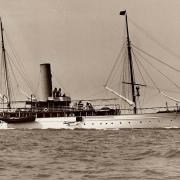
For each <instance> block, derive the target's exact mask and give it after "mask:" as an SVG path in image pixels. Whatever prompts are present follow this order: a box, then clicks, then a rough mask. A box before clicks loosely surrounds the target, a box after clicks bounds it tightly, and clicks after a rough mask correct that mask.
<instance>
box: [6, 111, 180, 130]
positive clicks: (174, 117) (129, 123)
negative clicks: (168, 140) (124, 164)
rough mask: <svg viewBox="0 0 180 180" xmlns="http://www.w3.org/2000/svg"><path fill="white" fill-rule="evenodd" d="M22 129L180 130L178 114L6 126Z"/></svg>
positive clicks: (62, 119)
mask: <svg viewBox="0 0 180 180" xmlns="http://www.w3.org/2000/svg"><path fill="white" fill-rule="evenodd" d="M8 128H24V129H26V128H27V129H76V128H79V129H124V128H180V113H176V112H174V113H156V114H141V115H113V116H86V117H80V118H79V117H78V118H77V117H49V118H37V119H36V120H35V122H29V123H20V124H13V123H12V124H8Z"/></svg>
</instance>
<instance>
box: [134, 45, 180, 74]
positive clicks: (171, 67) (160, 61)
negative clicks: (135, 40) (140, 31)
mask: <svg viewBox="0 0 180 180" xmlns="http://www.w3.org/2000/svg"><path fill="white" fill-rule="evenodd" d="M132 46H133V47H134V48H135V49H137V50H139V51H141V52H142V53H144V54H146V55H147V56H149V57H151V58H152V59H154V60H156V61H158V62H159V63H161V64H163V65H165V66H167V67H169V68H170V69H173V70H174V71H176V72H178V73H180V70H179V69H177V68H175V67H173V66H171V65H169V64H167V63H165V62H163V61H162V60H160V59H159V58H156V57H155V56H153V55H151V54H149V53H147V52H146V51H144V50H143V49H141V48H139V47H137V46H135V45H134V44H132Z"/></svg>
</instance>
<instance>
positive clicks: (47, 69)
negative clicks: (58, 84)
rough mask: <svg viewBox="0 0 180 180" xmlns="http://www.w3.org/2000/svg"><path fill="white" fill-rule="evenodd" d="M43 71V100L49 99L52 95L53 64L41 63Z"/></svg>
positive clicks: (41, 70)
mask: <svg viewBox="0 0 180 180" xmlns="http://www.w3.org/2000/svg"><path fill="white" fill-rule="evenodd" d="M40 73H41V97H40V100H41V101H47V99H48V97H51V96H52V79H51V76H52V75H51V65H50V64H49V63H45V64H40Z"/></svg>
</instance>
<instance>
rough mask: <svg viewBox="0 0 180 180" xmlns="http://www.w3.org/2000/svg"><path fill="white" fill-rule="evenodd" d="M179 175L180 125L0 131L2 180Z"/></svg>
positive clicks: (83, 179)
mask: <svg viewBox="0 0 180 180" xmlns="http://www.w3.org/2000/svg"><path fill="white" fill-rule="evenodd" d="M9 179H13V180H14V179H18V180H21V179H22V180H28V179H43V180H45V179H51V180H55V179H68V180H69V179H73V180H76V179H77V180H80V179H82V180H86V179H95V180H96V179H97V180H100V179H101V180H104V179H107V180H110V179H112V180H113V179H123V180H126V179H128V180H130V179H132V180H136V179H137V180H140V179H142V180H146V179H162V180H165V179H168V180H169V179H173V180H176V179H177V180H179V179H180V129H176V130H170V129H166V130H163V129H136V130H135V129H127V130H111V131H110V130H0V180H9Z"/></svg>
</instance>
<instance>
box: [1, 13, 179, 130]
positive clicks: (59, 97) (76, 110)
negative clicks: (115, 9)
mask: <svg viewBox="0 0 180 180" xmlns="http://www.w3.org/2000/svg"><path fill="white" fill-rule="evenodd" d="M120 15H122V16H125V22H126V35H127V42H126V44H127V46H126V52H127V56H126V57H127V59H126V58H125V59H124V66H123V67H124V69H125V67H126V68H127V72H128V73H127V72H126V73H124V74H123V78H124V79H123V80H122V82H121V83H122V85H123V86H125V87H126V88H125V89H124V92H125V93H127V92H128V94H130V96H129V97H128V96H127V95H121V94H120V93H118V92H117V91H115V90H113V89H112V88H110V87H109V86H108V81H107V82H106V85H105V88H106V89H107V90H108V91H110V93H112V94H114V95H116V96H117V97H118V100H119V101H122V102H124V103H125V104H126V106H127V105H128V108H127V109H124V108H122V106H121V104H110V105H104V103H102V104H101V105H100V106H95V105H94V104H93V100H78V101H72V100H71V97H69V96H67V95H66V94H65V93H64V92H62V89H61V88H56V87H52V73H51V66H50V64H49V63H45V64H41V65H40V73H41V91H42V93H41V97H40V98H37V97H35V96H33V95H31V96H30V98H29V99H28V100H26V102H25V107H24V108H19V107H15V108H12V106H11V104H12V100H11V88H9V85H10V80H9V74H8V70H7V64H8V63H7V59H6V50H5V47H4V38H3V27H2V22H1V35H2V44H3V45H2V55H3V56H2V57H3V65H4V69H5V71H4V72H5V80H6V83H5V84H6V88H7V93H6V95H4V96H3V108H2V111H1V113H0V120H1V121H0V125H1V126H0V128H2V129H3V128H4V127H5V128H6V127H7V128H25V129H26V128H29V129H33V128H36V129H47V128H52V129H62V128H64V129H75V128H82V129H121V128H180V113H179V107H178V106H175V107H167V106H166V107H165V108H164V107H162V109H161V110H159V109H158V110H157V108H152V109H151V108H144V109H143V108H140V107H138V104H139V99H140V87H146V86H147V85H146V84H141V83H138V82H136V78H135V73H134V72H135V69H134V62H133V56H132V46H131V41H130V37H129V30H128V19H127V12H126V11H121V12H120ZM133 47H136V46H133ZM169 67H171V66H169ZM174 69H175V68H174ZM125 75H126V76H125ZM108 79H110V78H108ZM128 89H130V90H128ZM158 90H159V89H158ZM159 93H161V95H164V96H166V98H169V99H171V100H174V101H175V102H178V100H176V99H174V98H172V97H169V96H168V95H166V94H165V93H164V92H162V91H160V90H159ZM4 99H6V102H4ZM106 100H107V99H106ZM101 101H103V99H101ZM4 105H6V106H7V107H6V108H4ZM147 110H148V111H147ZM151 110H153V111H155V112H152V111H151Z"/></svg>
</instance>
